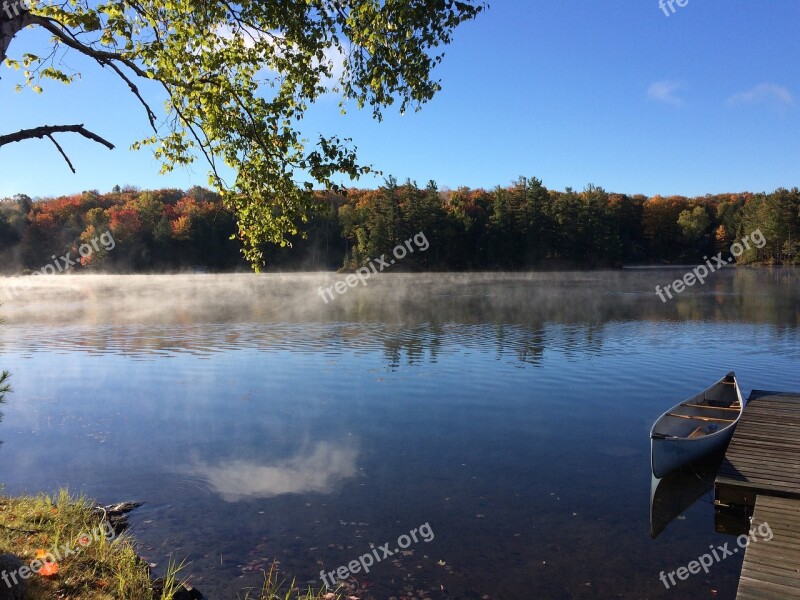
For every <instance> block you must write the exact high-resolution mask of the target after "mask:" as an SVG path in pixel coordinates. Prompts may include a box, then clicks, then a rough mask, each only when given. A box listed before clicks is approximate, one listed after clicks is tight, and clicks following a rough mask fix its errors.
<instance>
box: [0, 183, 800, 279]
mask: <svg viewBox="0 0 800 600" xmlns="http://www.w3.org/2000/svg"><path fill="white" fill-rule="evenodd" d="M315 200H316V208H315V211H314V213H313V215H312V216H311V218H310V219H309V220H308V221H307V222H305V223H300V222H298V223H296V224H295V228H296V234H295V235H294V236H293V237H292V238H291V243H290V244H288V245H286V246H284V247H280V246H276V245H265V246H264V247H263V248H262V250H263V255H264V257H265V264H264V265H259V266H260V267H263V269H264V270H268V271H292V270H330V269H341V270H353V269H356V268H358V267H359V266H360V265H363V264H365V263H367V262H368V261H369V260H370V259H373V258H378V257H380V256H381V255H382V254H385V253H389V252H390V251H391V249H392V248H393V247H394V246H395V245H396V244H397V243H398V242H402V241H403V240H406V239H408V238H410V237H411V236H413V235H414V234H416V233H418V232H423V233H424V234H425V236H426V237H427V239H428V240H430V248H429V249H428V251H427V252H417V253H414V254H412V255H410V256H409V257H408V258H406V259H405V260H403V261H402V264H401V265H398V266H397V269H396V270H408V271H446V270H447V271H464V270H521V269H533V268H537V269H565V268H579V269H581V268H587V269H588V268H608V267H611V268H614V267H619V266H622V265H670V264H682V263H691V264H694V263H697V262H700V261H701V260H702V257H703V256H712V255H714V254H716V253H717V252H723V253H726V252H727V250H728V248H729V247H730V245H731V244H732V243H733V242H734V241H736V240H737V239H741V237H743V236H745V235H749V234H750V233H751V232H753V231H756V230H760V231H761V233H762V234H763V236H764V238H765V239H766V240H767V243H766V245H765V246H764V247H763V248H751V249H749V250H747V251H746V252H745V253H744V254H743V255H742V256H740V257H738V259H737V262H738V263H739V264H752V263H760V264H773V265H790V264H800V190H798V188H796V187H795V188H793V189H791V190H787V189H783V188H780V189H777V190H775V191H774V192H772V193H769V194H767V193H750V192H743V193H735V194H717V195H705V196H701V197H694V198H687V197H683V196H669V197H662V196H653V197H646V196H643V195H626V194H617V193H611V192H607V191H605V190H604V189H602V188H600V187H596V186H594V185H589V186H587V187H586V188H585V189H584V190H583V191H575V190H573V189H571V188H567V189H566V190H564V191H555V190H548V189H547V188H546V187H544V185H542V182H541V181H540V180H538V179H536V178H526V177H521V178H520V179H519V180H517V181H516V182H514V183H513V184H512V185H510V186H506V187H497V188H495V189H492V190H484V189H468V188H459V189H456V190H449V189H440V188H439V187H438V186H437V185H436V184H435V183H434V182H429V183H428V185H427V186H425V187H419V186H418V185H417V184H416V183H415V182H413V181H410V180H409V181H406V182H405V183H402V184H401V183H398V181H397V180H395V179H394V178H391V177H390V178H388V179H387V180H386V181H385V183H384V185H383V186H381V187H380V188H378V189H374V190H363V189H349V190H345V191H344V192H342V193H333V192H317V193H316V194H315ZM105 232H109V233H110V234H111V235H113V238H114V241H115V244H114V247H113V249H106V248H101V249H100V251H98V252H93V253H92V254H91V255H90V256H86V257H80V258H79V260H78V261H76V265H75V267H74V268H75V269H78V270H92V271H103V272H174V271H196V272H227V271H237V270H242V271H243V270H247V269H249V268H250V265H248V263H247V261H245V260H244V258H243V256H242V253H241V247H240V244H239V241H238V240H237V239H236V232H237V226H236V221H235V216H234V215H233V214H232V213H231V212H230V211H228V210H227V209H226V208H225V207H224V206H223V204H222V201H221V199H220V197H219V196H218V195H217V194H215V193H214V192H211V191H208V190H206V189H203V188H200V187H193V188H191V189H189V190H187V191H183V190H177V189H162V190H155V191H142V190H139V189H137V188H135V187H131V186H126V187H123V188H120V187H119V186H116V187H115V188H114V189H113V190H112V191H111V192H109V193H104V194H101V193H99V192H98V191H94V190H93V191H85V192H83V193H81V194H75V195H70V196H62V197H58V198H37V199H31V198H30V197H28V196H26V195H24V194H18V195H16V196H13V197H11V198H4V199H2V200H0V259H2V272H4V273H5V274H12V273H29V272H34V271H37V270H40V269H41V268H42V266H43V265H45V264H48V263H50V262H52V261H53V258H54V257H56V256H62V255H65V254H66V253H67V252H70V253H71V256H72V257H73V258H75V257H78V252H77V250H78V248H79V247H80V245H81V244H82V243H85V242H87V241H88V240H91V239H97V238H98V237H99V236H100V235H102V234H103V233H105Z"/></svg>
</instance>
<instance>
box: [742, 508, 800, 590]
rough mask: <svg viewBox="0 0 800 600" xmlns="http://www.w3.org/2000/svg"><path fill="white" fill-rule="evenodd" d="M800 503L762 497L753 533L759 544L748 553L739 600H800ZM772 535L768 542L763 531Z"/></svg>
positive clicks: (743, 567)
mask: <svg viewBox="0 0 800 600" xmlns="http://www.w3.org/2000/svg"><path fill="white" fill-rule="evenodd" d="M798 526H800V500H797V499H790V498H776V497H771V496H759V497H758V499H757V500H756V503H755V510H754V512H753V522H752V530H753V531H755V532H756V534H755V535H756V537H757V538H758V541H756V542H751V543H750V545H749V546H748V547H747V549H746V550H745V555H744V564H743V566H742V576H741V578H740V579H739V589H738V591H737V594H736V599H737V600H752V599H755V598H758V599H761V600H768V599H770V598H781V599H782V600H800V552H798V545H799V544H800V535H798ZM762 531H765V532H767V537H768V531H771V532H772V536H773V537H772V539H770V540H767V539H766V538H765V537H764V536H763V535H762V534H761V532H762Z"/></svg>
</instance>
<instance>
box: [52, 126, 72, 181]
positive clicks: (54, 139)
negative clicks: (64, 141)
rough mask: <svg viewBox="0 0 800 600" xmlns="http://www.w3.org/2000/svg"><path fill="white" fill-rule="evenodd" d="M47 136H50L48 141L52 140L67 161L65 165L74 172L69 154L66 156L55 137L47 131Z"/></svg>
mask: <svg viewBox="0 0 800 600" xmlns="http://www.w3.org/2000/svg"><path fill="white" fill-rule="evenodd" d="M47 137H48V138H50V141H51V142H53V144H54V145H55V147H56V148H58V151H59V152H60V153H61V156H63V157H64V160H65V161H67V165H68V166H69V170H70V171H72V172H73V173H74V172H75V167H73V166H72V161H70V159H69V156H67V154H66V153H65V152H64V149H63V148H62V147H61V146H60V145H59V143H58V142H57V141H56V138H54V137H53V136H52V135H50V134H49V133H48V134H47Z"/></svg>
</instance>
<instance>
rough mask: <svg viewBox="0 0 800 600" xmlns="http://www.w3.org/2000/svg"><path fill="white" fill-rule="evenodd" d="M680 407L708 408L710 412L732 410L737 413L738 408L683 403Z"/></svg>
mask: <svg viewBox="0 0 800 600" xmlns="http://www.w3.org/2000/svg"><path fill="white" fill-rule="evenodd" d="M681 406H689V407H691V408H710V409H712V410H732V411H735V412H739V410H741V409H739V408H736V407H733V406H713V405H711V404H692V403H691V402H684V403H683V404H681Z"/></svg>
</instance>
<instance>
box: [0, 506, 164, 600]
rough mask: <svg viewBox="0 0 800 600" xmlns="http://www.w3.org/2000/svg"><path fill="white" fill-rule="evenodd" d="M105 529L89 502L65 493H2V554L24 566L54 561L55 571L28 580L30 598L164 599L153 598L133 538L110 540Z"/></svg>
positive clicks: (0, 534) (0, 549) (145, 568)
mask: <svg viewBox="0 0 800 600" xmlns="http://www.w3.org/2000/svg"><path fill="white" fill-rule="evenodd" d="M106 532H107V530H106V528H105V527H104V526H103V525H102V524H101V523H100V521H99V520H98V518H97V517H96V516H94V515H93V514H92V512H91V508H90V504H89V503H88V502H87V501H86V500H85V499H84V498H73V497H71V496H70V495H69V493H68V492H66V491H61V492H60V493H59V495H58V496H57V497H55V498H51V497H49V496H46V495H39V496H35V497H19V498H7V497H3V496H0V554H3V553H6V552H11V553H14V554H16V555H17V556H19V557H20V559H21V560H22V562H23V563H24V564H26V565H30V564H31V563H32V562H33V561H35V560H36V559H37V558H42V557H43V555H45V554H46V553H51V554H52V555H53V556H54V557H55V559H56V560H55V564H56V565H57V569H58V572H57V573H55V574H53V575H52V576H49V577H47V576H43V575H40V574H34V575H32V576H31V577H30V578H29V579H28V585H29V591H28V598H29V599H30V600H53V599H56V598H71V599H74V600H78V599H80V600H115V599H118V598H119V599H127V598H130V599H132V600H133V599H136V600H162V599H156V598H153V593H152V585H151V583H150V575H149V572H148V567H147V565H146V564H145V563H144V562H142V561H141V560H140V559H139V558H138V557H137V555H136V552H135V551H134V549H133V544H132V541H131V539H130V538H129V537H128V536H127V535H124V534H123V535H121V536H118V537H116V538H115V539H111V540H110V539H107V537H106ZM109 532H110V530H109ZM72 551H74V552H72ZM59 558H60V560H59ZM48 559H49V557H48ZM51 569H52V567H51ZM53 570H54V569H53ZM163 600H168V599H167V598H164V599H163Z"/></svg>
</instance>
